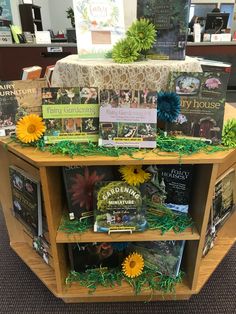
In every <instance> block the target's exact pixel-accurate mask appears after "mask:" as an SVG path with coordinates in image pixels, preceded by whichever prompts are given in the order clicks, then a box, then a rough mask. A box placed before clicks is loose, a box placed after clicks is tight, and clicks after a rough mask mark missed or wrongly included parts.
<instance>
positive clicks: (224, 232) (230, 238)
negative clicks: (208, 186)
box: [196, 211, 236, 293]
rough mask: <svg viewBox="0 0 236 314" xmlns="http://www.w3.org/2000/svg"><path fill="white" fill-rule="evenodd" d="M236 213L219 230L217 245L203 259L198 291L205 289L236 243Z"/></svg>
mask: <svg viewBox="0 0 236 314" xmlns="http://www.w3.org/2000/svg"><path fill="white" fill-rule="evenodd" d="M235 225H236V211H234V212H233V213H232V215H231V216H230V217H229V218H228V219H227V221H226V222H225V224H224V225H223V226H222V228H221V229H220V230H219V232H218V234H217V237H216V240H215V244H214V246H213V248H212V249H211V250H210V251H209V252H208V254H207V255H206V256H205V257H203V258H202V260H201V264H200V270H199V276H198V282H197V287H196V291H197V293H198V292H199V291H200V290H201V289H202V288H203V286H204V285H205V284H206V282H207V281H208V279H209V278H210V276H211V275H212V274H213V272H214V271H215V269H216V268H217V267H218V265H219V264H220V262H221V261H222V260H223V259H224V257H225V256H226V254H227V253H228V252H229V250H230V249H231V247H232V246H233V245H234V243H235V241H236V228H235Z"/></svg>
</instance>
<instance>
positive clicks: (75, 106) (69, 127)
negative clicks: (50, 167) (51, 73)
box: [42, 87, 99, 144]
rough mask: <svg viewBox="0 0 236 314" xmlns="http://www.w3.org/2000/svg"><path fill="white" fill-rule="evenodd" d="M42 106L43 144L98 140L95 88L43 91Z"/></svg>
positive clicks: (50, 89) (96, 94)
mask: <svg viewBox="0 0 236 314" xmlns="http://www.w3.org/2000/svg"><path fill="white" fill-rule="evenodd" d="M42 103H43V105H42V111H43V118H44V120H45V123H46V132H45V135H44V140H45V143H47V144H51V143H56V142H60V141H63V140H72V141H74V142H97V141H98V124H99V123H98V115H99V105H98V92H97V88H92V87H71V88H69V87H68V88H56V87H55V88H54V87H52V88H44V89H43V91H42Z"/></svg>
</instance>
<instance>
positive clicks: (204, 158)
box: [0, 138, 236, 167]
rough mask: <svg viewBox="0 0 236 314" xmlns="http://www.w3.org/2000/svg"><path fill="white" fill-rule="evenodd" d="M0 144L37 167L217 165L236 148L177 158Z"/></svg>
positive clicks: (5, 141)
mask: <svg viewBox="0 0 236 314" xmlns="http://www.w3.org/2000/svg"><path fill="white" fill-rule="evenodd" d="M0 145H2V146H4V147H5V148H6V149H7V150H8V151H10V152H12V153H14V154H16V155H17V156H19V157H21V158H22V159H24V160H26V161H28V162H29V163H31V164H33V165H35V166H37V167H40V166H73V165H88V166H90V165H95V166H96V165H125V164H126V165H128V164H133V165H135V164H179V163H182V164H217V163H224V162H226V161H227V159H228V158H233V156H234V155H235V160H236V149H230V150H226V151H221V152H215V153H210V154H207V153H197V154H193V155H190V156H182V157H180V156H179V155H178V154H177V153H166V152H160V151H158V150H156V151H155V152H153V151H150V152H143V151H139V152H137V153H135V154H134V155H133V157H130V156H128V155H123V156H120V157H109V156H98V155H96V156H86V157H84V156H76V157H73V158H71V157H68V156H63V155H53V154H51V153H50V152H48V151H40V150H38V149H36V148H32V147H21V145H19V144H17V143H14V142H12V141H11V140H10V139H9V138H1V139H0Z"/></svg>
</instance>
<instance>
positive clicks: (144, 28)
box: [126, 18, 156, 51]
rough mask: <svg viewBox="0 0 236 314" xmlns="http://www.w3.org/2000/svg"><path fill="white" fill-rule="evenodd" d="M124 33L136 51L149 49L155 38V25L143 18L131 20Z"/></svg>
mask: <svg viewBox="0 0 236 314" xmlns="http://www.w3.org/2000/svg"><path fill="white" fill-rule="evenodd" d="M126 34H127V38H128V39H129V40H132V41H133V42H134V46H135V48H136V49H137V50H138V51H142V50H148V49H150V48H151V47H152V45H153V44H154V41H155V39H156V29H155V25H154V24H152V23H151V22H150V21H149V20H148V19H145V18H142V19H140V20H137V21H135V22H133V24H132V25H131V26H130V27H129V29H128V30H127V33H126Z"/></svg>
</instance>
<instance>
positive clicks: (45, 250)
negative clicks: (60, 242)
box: [32, 236, 53, 267]
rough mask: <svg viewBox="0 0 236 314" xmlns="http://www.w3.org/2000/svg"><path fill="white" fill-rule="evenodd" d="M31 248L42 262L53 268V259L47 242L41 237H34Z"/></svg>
mask: <svg viewBox="0 0 236 314" xmlns="http://www.w3.org/2000/svg"><path fill="white" fill-rule="evenodd" d="M32 246H33V249H34V250H35V251H36V252H37V253H38V254H39V256H41V258H42V259H43V261H44V262H45V263H46V264H48V265H50V266H52V267H53V259H52V256H51V248H50V244H49V242H48V241H47V240H46V239H45V238H44V237H43V236H34V237H33V242H32Z"/></svg>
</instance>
